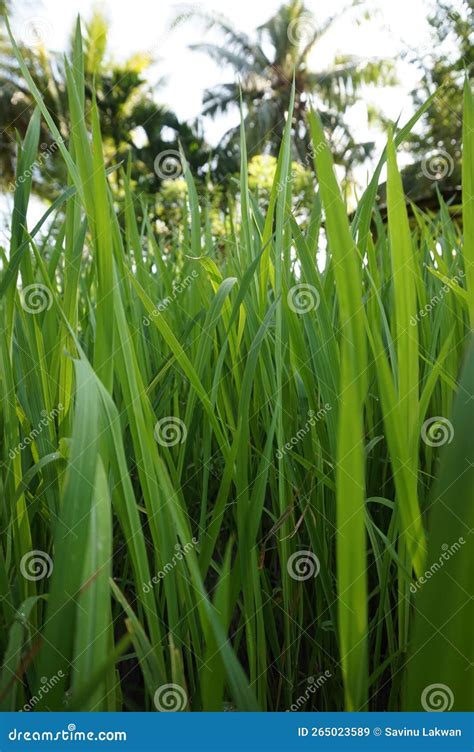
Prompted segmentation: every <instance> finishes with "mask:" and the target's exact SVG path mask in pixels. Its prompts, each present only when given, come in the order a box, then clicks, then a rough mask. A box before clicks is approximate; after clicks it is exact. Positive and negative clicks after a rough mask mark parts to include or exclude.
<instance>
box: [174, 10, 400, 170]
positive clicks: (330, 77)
mask: <svg viewBox="0 0 474 752" xmlns="http://www.w3.org/2000/svg"><path fill="white" fill-rule="evenodd" d="M338 16H340V14H338ZM191 17H199V18H201V19H202V20H204V21H205V23H206V26H207V29H211V28H215V29H217V30H218V32H220V34H221V36H222V43H220V44H216V43H199V44H194V45H191V49H193V50H199V51H202V52H205V53H207V54H208V55H209V56H210V57H211V58H212V59H213V60H215V61H216V62H217V63H218V64H219V65H220V66H223V65H226V66H230V67H231V68H233V69H234V71H235V73H236V77H235V79H234V81H233V82H231V83H226V84H219V85H218V86H215V87H213V88H211V89H208V90H206V91H205V93H204V99H203V104H204V108H203V114H205V115H210V116H214V115H216V114H218V113H222V112H227V111H228V110H230V109H231V108H233V107H236V106H238V104H239V97H240V92H241V93H242V100H243V103H244V106H245V125H246V132H247V139H248V150H249V155H250V156H252V155H254V154H257V153H259V152H264V151H267V152H269V153H270V154H273V155H275V154H277V152H278V149H279V145H280V142H281V137H282V133H283V128H284V124H285V114H286V112H287V111H288V105H289V99H290V90H291V82H292V79H293V76H294V77H295V84H296V101H295V108H294V122H293V130H294V139H293V143H294V147H295V150H296V154H295V155H294V157H295V158H298V157H299V159H300V160H302V161H305V159H306V155H307V154H308V147H309V136H308V130H307V127H306V117H305V113H306V108H307V106H308V100H309V97H310V96H311V98H312V101H313V106H316V107H317V109H318V111H319V114H320V116H321V118H322V121H323V124H324V125H325V126H326V127H327V130H328V131H329V133H330V136H331V140H332V147H333V149H334V152H335V154H336V157H339V160H342V157H344V163H345V164H346V165H348V164H349V165H350V164H354V163H355V162H358V161H362V160H363V159H364V158H365V156H366V155H367V153H368V150H369V149H370V146H371V145H370V144H357V143H356V142H355V140H354V139H353V137H352V135H351V133H350V130H349V127H348V125H347V123H346V122H345V120H344V115H343V111H344V109H345V108H346V107H348V106H350V105H351V104H353V103H354V102H355V101H356V97H357V93H358V90H359V88H360V87H361V85H362V84H375V83H381V82H383V83H385V84H387V83H393V82H394V81H393V76H392V75H391V65H390V64H389V63H388V61H384V60H371V61H360V60H358V59H356V58H354V57H344V58H338V59H336V60H335V61H334V64H333V66H332V67H331V68H330V69H324V70H312V69H311V64H310V60H313V59H316V54H317V49H318V44H319V42H320V41H321V40H322V38H323V36H325V35H326V34H327V33H328V32H329V31H330V30H331V29H332V28H333V26H334V23H335V20H336V17H335V16H334V17H331V18H329V19H327V20H326V21H325V23H324V24H323V25H319V26H317V25H316V21H315V18H314V15H313V14H312V13H311V12H310V11H309V10H308V9H307V8H306V6H305V5H304V3H303V2H302V0H290V2H288V3H287V4H285V5H282V6H281V8H280V9H279V10H278V11H277V13H276V14H275V15H274V16H273V17H272V18H270V19H269V20H268V21H267V22H266V23H264V24H263V25H262V26H260V27H259V28H258V29H257V31H256V35H255V38H251V37H249V36H248V35H247V34H245V33H243V32H240V31H239V30H238V29H235V28H234V27H233V26H232V24H231V23H230V22H229V21H228V20H227V19H226V18H224V17H223V16H222V15H218V14H213V15H208V14H205V13H202V12H200V11H195V10H190V11H189V12H184V13H182V14H180V16H179V17H178V18H177V19H176V20H175V22H174V25H176V24H177V23H182V22H183V20H186V19H187V18H191ZM238 130H239V129H238V128H233V129H231V130H230V131H228V132H227V133H226V134H225V136H224V138H223V140H222V143H221V147H222V150H223V154H225V155H226V156H227V159H228V158H229V154H230V155H231V158H232V155H233V156H234V158H235V156H236V154H237V152H238Z"/></svg>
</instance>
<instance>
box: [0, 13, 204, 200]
mask: <svg viewBox="0 0 474 752" xmlns="http://www.w3.org/2000/svg"><path fill="white" fill-rule="evenodd" d="M6 10H10V9H9V8H7V9H6ZM0 12H1V0H0ZM39 31H41V30H39ZM34 32H35V30H34V29H31V30H30V35H31V36H32V38H33V42H34V43H33V44H30V45H29V46H28V45H26V44H24V43H22V40H21V39H19V40H18V41H19V44H20V47H21V50H22V55H23V57H24V59H25V61H26V62H27V65H28V68H29V70H30V73H31V74H32V76H33V78H34V80H35V82H36V84H37V86H38V89H39V90H40V91H41V92H42V94H43V98H44V101H45V103H46V105H47V107H48V109H49V111H50V112H51V114H52V116H53V117H54V119H55V121H56V123H57V125H58V128H59V130H60V132H61V134H62V136H63V138H64V139H65V140H68V138H69V133H68V125H67V121H66V119H65V118H64V112H65V111H66V110H67V106H68V103H67V95H66V85H65V81H66V74H65V69H64V62H63V59H62V56H60V55H59V54H57V53H55V52H54V51H53V52H52V51H50V50H48V49H47V47H46V42H47V41H48V40H43V39H42V38H41V35H40V34H39V33H38V35H36V36H35V33H34ZM107 39H108V21H107V18H106V17H105V16H104V15H103V13H102V12H101V11H100V10H99V9H95V10H94V11H93V12H92V14H91V17H90V18H89V20H88V22H87V23H86V24H85V34H84V39H83V47H84V72H85V81H86V98H87V102H88V107H87V110H89V105H90V101H91V98H92V88H93V82H94V88H95V93H96V96H97V105H98V108H99V111H100V115H101V128H102V136H103V139H104V144H105V147H106V156H107V157H110V159H113V161H114V162H115V163H117V162H120V161H126V160H127V159H128V158H130V163H131V165H132V178H133V179H134V180H135V182H136V183H137V184H138V186H139V189H140V190H141V191H142V192H144V193H155V192H156V190H157V189H158V188H159V185H160V183H161V179H160V176H159V175H157V174H156V171H155V170H154V167H153V165H154V159H155V158H156V156H157V155H158V154H160V153H162V152H164V151H166V150H170V149H172V150H173V151H175V152H176V151H177V150H178V148H179V144H178V142H179V141H180V142H181V143H182V145H183V148H184V149H185V151H186V154H187V155H188V158H189V161H190V163H191V165H192V167H193V169H194V170H195V171H197V170H198V169H199V168H200V167H202V165H204V164H205V163H206V161H207V159H208V152H207V150H206V148H205V145H204V139H203V136H202V134H201V133H199V131H198V129H197V127H196V126H195V125H194V124H187V123H181V122H180V121H179V120H178V118H177V117H176V115H175V114H174V113H173V112H172V111H170V110H169V109H168V108H167V107H165V106H163V105H160V104H159V103H157V102H156V100H155V98H154V91H152V87H151V86H150V85H149V83H148V82H147V80H146V76H145V72H146V68H147V67H148V66H149V65H150V64H151V63H152V62H153V60H152V58H151V57H150V56H149V55H147V54H137V55H133V56H132V57H131V58H129V59H128V60H126V61H125V62H123V63H117V62H115V61H113V60H111V59H110V57H109V55H108V45H107ZM72 46H73V38H71V43H70V50H69V57H71V56H72ZM160 83H161V81H159V82H157V84H156V85H155V89H156V88H157V87H158V86H159V85H160ZM0 104H1V105H2V107H1V110H0V169H1V171H2V177H3V183H4V186H3V187H5V186H6V185H8V183H10V182H11V180H12V178H13V175H14V170H15V162H16V154H17V143H16V136H17V132H18V133H20V134H21V135H23V134H24V132H25V131H26V128H27V125H28V122H29V120H30V118H31V115H32V111H33V109H34V100H33V97H32V96H31V93H30V91H29V90H28V86H27V84H26V82H25V80H24V77H23V74H22V72H21V70H20V68H19V66H18V63H17V61H16V59H15V58H14V57H13V55H12V50H11V45H10V41H9V39H8V37H7V35H6V31H5V27H4V26H3V25H2V27H1V29H0ZM137 129H140V130H141V133H142V138H141V142H139V141H137V139H136V137H135V132H136V130H137ZM42 143H43V144H44V148H43V153H44V161H42V166H43V169H42V171H41V176H40V174H39V173H38V175H37V174H36V173H35V175H34V178H33V185H34V190H35V192H36V193H37V194H39V195H41V196H42V197H43V198H46V199H51V198H54V197H55V195H56V193H57V192H58V190H60V189H61V186H63V185H64V181H65V178H66V174H65V170H64V164H63V162H62V160H61V159H60V158H58V153H57V151H56V150H55V149H50V148H49V147H50V146H51V144H50V136H49V135H48V131H47V129H46V127H45V128H44V132H43V133H42ZM45 176H47V177H46V178H45Z"/></svg>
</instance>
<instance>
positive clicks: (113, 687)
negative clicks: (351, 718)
mask: <svg viewBox="0 0 474 752" xmlns="http://www.w3.org/2000/svg"><path fill="white" fill-rule="evenodd" d="M11 42H12V46H13V49H14V52H15V54H16V56H17V59H18V63H19V65H20V66H21V67H22V73H23V76H24V79H25V81H26V83H27V84H28V86H29V88H30V91H31V93H32V95H33V96H34V98H35V100H36V104H37V109H36V111H35V113H34V114H33V116H32V118H31V121H30V124H29V127H28V130H27V133H26V135H25V137H24V139H23V140H22V142H21V143H19V144H18V159H17V177H16V181H15V191H14V205H13V211H12V216H11V232H10V244H9V248H8V249H2V271H1V280H0V294H1V303H0V305H1V316H2V318H1V321H2V329H1V339H0V385H1V389H0V399H1V402H0V410H1V422H0V436H1V444H0V446H1V459H2V470H1V483H2V497H3V504H2V507H1V539H0V595H1V598H0V618H1V623H2V629H1V631H0V642H1V650H2V655H3V666H2V670H1V679H0V704H1V708H2V710H18V709H21V708H23V709H28V710H65V709H74V710H85V711H94V710H95V711H100V710H110V711H112V710H150V711H169V710H181V711H186V710H191V711H210V710H217V711H222V710H237V711H243V710H269V711H275V710H280V711H284V710H294V709H297V710H330V711H336V710H344V709H345V710H366V709H369V710H399V709H408V710H421V709H425V710H428V709H430V702H432V699H433V698H432V695H433V692H435V693H438V695H439V693H440V692H441V697H442V703H445V706H446V707H445V709H448V708H449V709H451V708H452V709H454V710H469V709H472V708H471V707H470V704H471V700H470V698H472V693H471V691H470V688H471V687H472V665H474V664H473V657H472V641H471V640H470V627H469V624H472V616H473V614H472V608H473V606H472V604H473V601H472V598H470V596H469V593H470V587H472V541H471V538H470V537H469V536H470V532H471V530H472V528H473V519H472V518H473V514H474V512H473V509H474V506H473V503H472V502H473V500H474V499H473V495H474V490H473V489H474V456H473V453H474V449H473V444H472V440H471V438H472V425H473V420H474V400H473V391H472V390H473V382H474V351H473V344H472V327H473V323H474V303H473V288H474V245H473V244H474V240H473V223H474V206H473V201H474V198H473V196H474V186H473V182H474V156H473V120H474V116H473V98H472V90H471V87H470V85H469V83H468V82H466V86H465V93H464V99H465V106H464V132H463V133H464V136H463V138H464V141H463V165H462V169H463V198H462V206H458V205H449V206H448V205H447V204H446V203H445V202H444V201H443V198H442V197H441V195H439V209H438V211H437V212H423V211H421V210H420V209H419V208H418V207H417V206H415V205H411V204H410V201H409V197H407V196H405V195H404V189H403V183H402V177H401V174H400V170H399V166H398V164H397V148H398V147H399V146H400V145H401V144H402V143H403V140H404V138H405V137H406V136H407V135H408V133H409V132H410V130H411V129H412V128H413V127H414V125H415V124H416V122H417V120H418V119H419V118H420V117H421V115H422V114H423V111H424V108H422V110H421V111H420V112H418V113H417V114H416V115H415V116H414V117H413V118H412V119H411V121H410V122H408V123H407V124H406V125H405V126H403V127H398V125H397V126H396V127H394V128H393V130H392V132H391V133H389V134H388V140H387V146H386V149H385V151H384V152H383V154H382V156H381V158H380V162H379V163H378V165H377V166H376V168H375V171H374V176H373V178H372V180H371V182H370V183H369V184H368V186H367V188H366V190H365V192H364V193H363V195H362V196H361V197H360V198H359V202H358V206H357V209H356V211H355V213H353V214H352V215H349V214H348V210H347V206H346V204H345V201H344V198H343V195H342V193H341V190H340V187H339V185H338V181H337V179H336V175H335V172H334V166H333V160H332V155H331V152H330V150H329V148H328V146H327V142H326V136H325V134H324V132H323V129H322V126H321V124H320V121H319V118H318V115H317V113H316V112H311V113H310V115H309V123H310V128H311V137H312V147H311V154H310V160H309V162H310V163H312V169H313V170H314V174H315V176H316V189H315V192H314V198H313V204H312V207H311V209H310V213H309V220H308V221H307V222H306V223H304V224H301V223H300V222H299V221H298V210H297V209H295V206H294V203H293V201H292V173H291V171H292V167H291V164H292V148H291V147H292V131H291V106H290V112H289V114H288V119H287V124H286V128H285V132H284V135H283V139H282V144H281V150H280V155H279V159H278V163H277V167H276V173H275V178H274V182H273V186H272V189H271V192H270V195H269V198H268V201H266V202H265V205H264V206H263V205H262V204H261V202H259V200H258V197H257V196H256V195H255V194H254V193H253V192H251V191H250V190H249V183H248V174H247V157H246V139H245V132H244V130H243V129H242V133H241V173H240V199H239V206H238V207H237V208H236V207H230V208H229V213H230V221H228V222H226V227H227V228H228V229H227V234H226V235H225V236H224V237H220V238H219V240H218V241H216V239H215V238H214V237H213V235H212V232H211V231H210V229H209V222H208V217H207V216H206V210H205V205H204V202H203V201H202V199H201V196H200V194H199V193H198V189H197V187H196V183H195V180H194V176H193V175H192V174H191V172H190V169H189V166H188V163H187V160H186V154H184V153H181V154H180V161H181V167H182V172H183V176H184V179H185V181H186V186H187V192H186V197H185V199H184V200H185V205H183V220H182V222H181V224H180V225H179V226H178V227H176V228H174V232H173V237H172V239H171V240H170V239H169V238H168V239H167V240H166V244H167V248H166V251H167V252H166V253H165V248H164V246H165V241H164V240H163V238H162V237H160V236H159V235H158V234H157V233H156V232H155V229H154V224H153V221H152V217H151V213H149V212H147V203H146V199H145V197H143V196H140V195H139V194H137V192H136V190H135V186H133V185H132V184H131V181H130V173H129V170H128V169H127V165H123V164H115V163H114V162H113V160H112V161H107V162H106V161H105V159H104V149H103V143H102V137H101V128H100V117H99V109H98V107H97V104H96V103H95V101H93V103H92V107H91V108H90V110H89V109H87V108H86V106H85V96H84V65H83V53H82V37H81V30H80V26H79V24H78V27H77V31H76V37H75V44H74V56H73V59H72V60H71V61H70V62H68V63H67V91H68V103H69V113H68V116H69V138H68V139H64V138H62V137H61V134H60V133H59V131H58V129H57V126H56V123H55V121H54V118H53V116H52V115H51V113H49V112H48V110H47V109H46V107H45V105H44V102H43V99H42V96H41V93H40V92H39V90H38V89H37V87H36V85H35V83H34V80H33V78H32V77H31V75H30V73H29V71H28V69H27V67H26V65H25V63H24V61H23V59H22V57H21V53H20V52H19V50H18V48H17V46H16V44H15V41H14V39H13V38H12V39H11ZM42 122H43V123H44V124H46V126H47V127H48V128H49V130H50V134H51V139H52V140H53V142H54V143H55V144H57V149H58V151H60V153H61V155H62V159H63V160H64V164H65V167H66V168H67V174H68V182H67V185H64V186H63V191H62V193H61V194H60V196H59V197H58V198H57V199H56V201H55V202H54V203H53V204H52V205H51V206H50V207H49V208H48V210H47V212H46V213H45V215H44V216H43V218H42V219H41V220H40V221H39V222H38V223H37V224H36V225H35V226H33V227H32V226H31V224H30V223H29V220H28V206H29V203H30V200H31V182H32V169H33V165H35V163H36V162H37V160H38V148H39V139H40V126H41V123H42ZM384 167H386V171H387V205H386V207H380V206H379V205H378V203H377V188H378V185H379V182H380V175H381V171H382V169H383V168H384ZM112 176H113V178H114V181H115V182H116V181H119V183H120V185H121V187H122V189H123V200H122V201H121V202H119V201H118V200H117V197H116V194H115V193H114V192H113V190H112V186H111V177H112ZM323 247H324V248H325V250H326V257H325V263H324V268H323V269H320V267H318V265H317V263H316V257H317V254H318V252H319V251H320V250H321V248H323ZM461 538H462V539H463V541H464V542H465V543H466V545H464V543H462V544H461V543H460V541H461ZM456 543H458V544H459V545H456V546H455V544H456ZM448 550H449V552H450V555H449V557H447V559H446V558H444V559H442V561H443V565H442V566H438V567H437V568H436V569H433V565H434V563H435V562H438V563H439V561H440V557H442V555H443V552H446V551H448ZM452 551H454V553H451V552H452ZM429 575H431V576H429ZM470 580H471V582H470ZM318 677H324V681H322V680H321V681H319V679H318ZM313 686H314V687H316V690H314V689H313V688H312V687H313ZM440 687H441V689H440ZM46 689H47V691H46ZM301 698H303V699H301ZM438 699H439V697H438ZM435 700H436V698H435Z"/></svg>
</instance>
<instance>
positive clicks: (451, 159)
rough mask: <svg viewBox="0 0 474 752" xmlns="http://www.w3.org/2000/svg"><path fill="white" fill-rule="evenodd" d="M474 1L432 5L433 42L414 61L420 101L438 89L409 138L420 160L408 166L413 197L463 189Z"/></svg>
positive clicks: (416, 96)
mask: <svg viewBox="0 0 474 752" xmlns="http://www.w3.org/2000/svg"><path fill="white" fill-rule="evenodd" d="M473 16H474V4H473V2H472V0H458V1H457V2H445V1H444V2H443V1H442V0H441V1H440V0H438V2H436V4H434V5H433V12H432V13H431V15H430V16H429V18H428V21H429V24H430V27H431V31H432V42H431V44H430V45H429V46H428V47H426V48H424V49H423V50H422V51H421V53H419V54H417V55H415V57H413V56H412V55H411V62H413V63H414V64H416V65H418V66H419V67H420V68H421V71H422V85H421V86H420V87H418V88H417V89H416V90H415V91H414V92H413V100H414V104H415V106H416V107H417V108H419V107H421V105H422V104H423V102H425V101H426V100H427V98H428V97H429V96H430V95H431V94H433V93H434V92H437V95H436V97H435V98H434V99H433V102H432V104H431V105H430V107H429V108H428V110H427V112H426V113H425V115H424V117H423V119H422V121H421V122H420V126H419V128H418V130H417V132H416V133H415V134H413V135H412V136H411V138H410V139H409V141H408V149H409V151H410V152H411V153H412V154H413V155H414V157H415V159H416V161H415V163H414V164H413V165H410V166H409V167H408V168H406V170H405V171H404V183H405V189H406V191H407V192H408V194H409V196H410V198H411V199H412V200H414V201H421V200H427V201H434V202H435V203H437V199H436V188H439V189H440V190H441V191H442V193H443V194H444V195H445V197H447V198H449V197H452V198H453V199H455V197H456V196H457V195H458V192H459V188H460V184H461V168H460V155H461V142H462V89H463V82H464V77H465V75H466V74H467V75H468V77H472V72H473V69H474V32H473V29H474V17H473Z"/></svg>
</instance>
